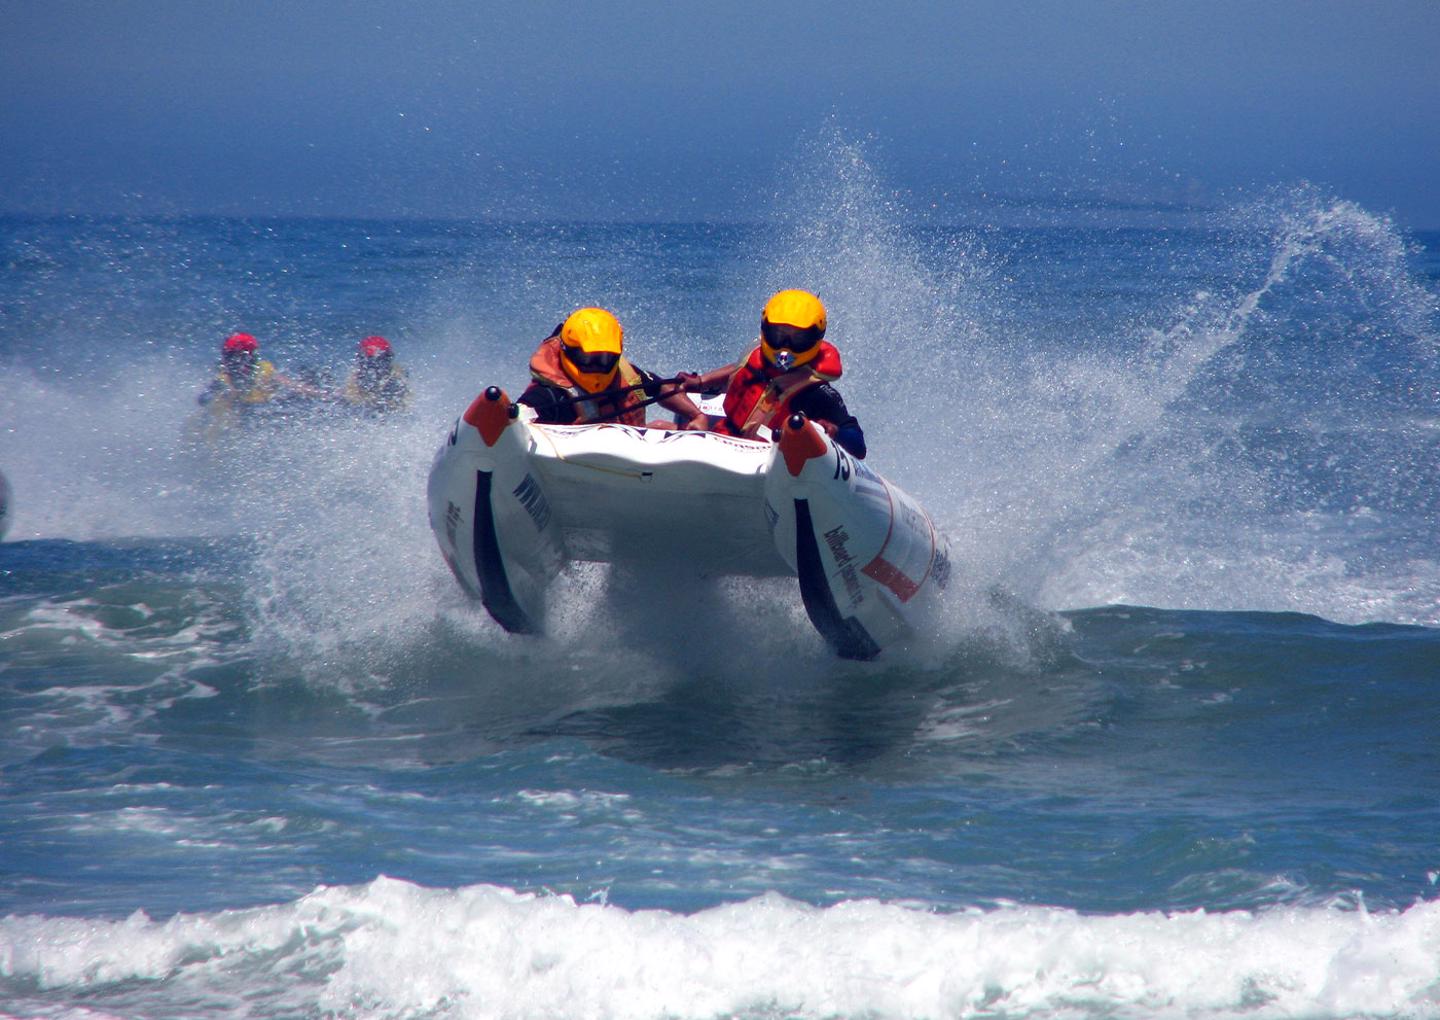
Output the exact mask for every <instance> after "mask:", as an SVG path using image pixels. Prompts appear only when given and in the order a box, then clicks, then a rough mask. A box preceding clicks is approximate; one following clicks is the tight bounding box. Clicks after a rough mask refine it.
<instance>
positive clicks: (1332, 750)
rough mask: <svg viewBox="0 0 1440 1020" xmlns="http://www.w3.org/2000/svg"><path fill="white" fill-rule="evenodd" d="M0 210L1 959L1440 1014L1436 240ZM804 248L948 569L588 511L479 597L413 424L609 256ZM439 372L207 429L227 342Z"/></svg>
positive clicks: (435, 437) (222, 1012)
mask: <svg viewBox="0 0 1440 1020" xmlns="http://www.w3.org/2000/svg"><path fill="white" fill-rule="evenodd" d="M831 188H832V191H833V196H832V197H833V205H834V209H833V215H831V216H830V218H828V219H825V220H822V221H821V223H822V225H821V226H816V225H815V222H814V221H812V220H809V219H806V218H803V217H801V216H799V215H796V216H794V217H791V216H789V215H787V214H786V211H785V210H784V209H783V208H781V209H780V210H779V211H778V212H777V214H776V216H775V218H774V221H773V222H768V223H766V224H763V225H749V226H746V225H738V226H737V225H729V226H710V225H655V224H604V225H568V224H526V225H504V224H455V223H412V222H387V223H359V222H331V221H313V220H312V221H265V222H241V221H231V220H169V221H155V220H151V221H120V220H108V221H81V220H23V219H7V220H3V221H0V254H3V266H4V271H3V275H0V330H3V332H0V384H3V397H0V400H3V403H0V423H3V426H4V427H3V429H0V470H3V471H4V472H5V475H6V476H7V477H8V479H9V481H10V483H11V484H12V486H13V489H14V517H13V522H12V527H11V531H10V534H9V537H8V540H7V541H6V542H5V543H4V544H3V545H0V1013H4V1014H7V1015H13V1016H21V1017H42V1016H43V1017H102V1016H104V1017H109V1016H118V1017H127V1018H129V1017H136V1018H140V1017H144V1018H160V1017H177V1018H178V1017H207V1018H208V1017H320V1016H356V1017H499V1016H505V1017H512V1016H513V1017H529V1016H584V1017H602V1016H605V1017H630V1016H634V1017H652V1016H677V1017H712V1016H747V1017H762V1016H763V1017H780V1016H785V1017H790V1016H795V1017H829V1016H854V1017H860V1016H915V1017H922V1016H923V1017H938V1016H956V1017H960V1016H985V1017H1012V1016H1013V1017H1019V1016H1026V1017H1034V1016H1056V1017H1061V1016H1063V1017H1117V1016H1119V1017H1131V1016H1134V1017H1150V1016H1186V1017H1211V1016H1240V1015H1244V1016H1247V1017H1252V1016H1253V1017H1280V1016H1285V1017H1290V1016H1307V1017H1321V1016H1324V1017H1331V1016H1336V1017H1358V1016H1385V1017H1401V1016H1403V1017H1412V1016H1434V1015H1437V1014H1440V962H1437V961H1440V907H1437V905H1436V900H1437V895H1436V891H1435V890H1436V884H1437V876H1440V851H1437V838H1436V835H1437V833H1440V751H1437V747H1440V741H1437V740H1436V737H1437V733H1440V726H1437V723H1440V713H1437V711H1436V709H1435V707H1434V699H1433V691H1432V688H1433V686H1434V684H1435V682H1436V681H1437V679H1440V566H1437V560H1436V554H1435V550H1436V549H1437V548H1440V542H1437V539H1440V524H1437V518H1440V515H1437V513H1436V506H1437V504H1436V502H1435V495H1434V493H1435V492H1436V482H1437V481H1440V478H1437V474H1440V458H1437V457H1436V456H1435V453H1436V447H1437V436H1440V432H1437V425H1440V413H1437V392H1440V370H1437V360H1436V353H1437V347H1440V342H1437V341H1440V328H1437V321H1436V281H1437V278H1440V238H1437V237H1435V236H1430V235H1425V236H1418V237H1406V236H1403V235H1402V234H1401V233H1400V232H1398V231H1397V230H1396V229H1395V228H1394V227H1393V225H1391V224H1389V223H1387V222H1386V221H1385V220H1383V219H1382V218H1379V217H1376V216H1374V215H1371V214H1369V213H1367V212H1366V211H1364V210H1362V209H1359V208H1358V207H1355V206H1353V205H1351V204H1349V203H1346V202H1343V201H1341V200H1338V199H1335V198H1333V197H1331V196H1327V195H1324V194H1321V193H1318V192H1316V191H1314V190H1313V189H1299V190H1296V191H1293V192H1288V193H1277V194H1272V195H1269V196H1267V197H1265V198H1264V199H1262V200H1260V201H1257V202H1256V203H1254V204H1252V205H1249V206H1246V207H1244V208H1235V209H1224V210H1212V211H1197V212H1194V213H1193V214H1191V215H1190V216H1188V217H1187V218H1186V221H1185V222H1183V223H1155V224H1153V225H1149V226H1139V227H1137V226H1134V225H1133V224H1132V225H1126V226H1125V227H1124V228H1120V227H1115V226H1112V225H1107V224H1106V223H1104V222H1099V221H1090V220H1085V221H1083V222H1079V223H1070V224H1069V225H1067V226H1064V227H1059V226H1053V225H1051V226H1012V227H1005V228H1000V227H988V228H982V227H941V226H938V225H927V224H923V223H921V224H915V223H911V222H909V221H908V220H905V219H904V218H902V217H899V216H897V215H896V214H895V213H894V212H893V210H892V209H891V208H890V207H889V205H888V204H887V203H886V202H884V201H881V200H879V199H878V198H876V197H875V196H874V193H873V192H872V191H871V190H868V188H867V185H866V182H864V181H863V180H862V181H859V182H855V181H846V180H841V181H838V182H834V183H833V184H832V185H831ZM782 284H786V285H788V284H796V285H808V286H812V287H813V288H814V289H816V290H817V291H819V292H820V293H821V294H822V296H823V297H825V299H826V300H827V304H828V305H829V308H830V312H831V322H832V330H831V333H832V336H833V338H834V339H835V341H836V342H837V344H839V345H840V347H841V349H842V351H843V352H844V354H845V357H846V366H847V368H846V376H845V378H844V380H842V383H841V386H840V388H841V390H842V392H843V393H844V394H845V396H846V398H847V400H848V401H849V402H850V404H851V407H852V408H853V409H854V410H855V411H856V412H857V413H858V414H859V416H860V418H861V421H862V423H863V424H864V426H865V429H866V434H867V438H868V439H869V440H870V443H871V459H872V462H873V463H874V464H875V466H876V467H877V468H878V469H879V470H882V471H883V472H884V473H886V474H887V475H888V476H890V477H892V478H894V479H895V480H896V481H897V482H898V483H899V484H901V485H903V486H904V487H905V488H906V489H907V490H909V491H911V492H912V493H914V494H915V495H916V496H917V497H918V498H919V499H920V500H921V501H922V502H923V503H924V504H925V505H926V506H927V508H928V509H929V510H930V512H931V514H932V515H933V516H934V517H935V518H936V520H937V522H938V523H939V524H940V525H941V526H942V527H944V528H945V529H946V531H947V532H948V533H949V534H950V536H951V543H952V545H951V548H952V560H953V562H954V564H955V569H956V575H955V576H956V578H957V583H956V584H955V585H954V586H953V588H954V590H953V591H952V592H951V593H950V601H949V602H948V603H947V606H946V613H945V617H944V625H943V626H942V627H941V628H940V630H939V631H938V632H936V633H931V634H927V635H924V637H923V638H917V640H916V641H915V642H914V643H913V644H912V645H911V646H909V647H906V648H902V649H896V650H894V653H893V654H892V653H891V652H890V651H888V650H887V652H886V654H885V655H884V656H883V657H882V658H881V659H880V660H879V661H877V662H875V663H871V664H856V663H847V662H841V661H838V660H835V659H833V658H832V657H830V656H829V655H828V654H827V652H826V651H825V648H824V646H823V644H822V642H821V641H820V639H819V638H818V636H816V635H815V634H814V633H813V631H811V630H810V629H809V628H808V626H807V625H806V624H805V621H804V616H803V613H802V612H801V611H800V610H799V609H798V606H797V604H796V603H797V599H796V597H795V591H794V590H793V582H790V581H766V582H751V581H741V580H735V579H729V580H726V579H718V580H717V579H697V578H692V577H689V576H687V575H685V573H684V572H683V570H680V569H677V571H676V573H675V575H674V576H671V577H666V578H652V579H648V580H646V581H645V582H644V583H643V584H642V585H640V586H638V587H637V586H636V585H635V584H634V583H633V582H632V581H631V580H629V579H625V578H618V577H612V576H610V575H609V574H607V572H606V571H605V570H604V569H603V568H600V567H595V566H577V567H575V568H572V569H571V570H570V571H569V572H568V573H567V574H566V576H565V578H564V579H563V584H562V585H561V586H560V590H559V591H558V592H557V596H556V597H557V602H558V604H557V607H556V609H557V612H556V614H555V616H556V619H557V621H558V624H557V627H556V632H555V633H554V634H553V635H552V636H550V637H548V638H543V639H531V638H517V637H513V636H509V635H506V634H505V633H503V632H502V631H500V630H499V628H498V627H497V626H496V625H495V624H494V623H493V622H492V621H490V619H489V618H488V617H487V616H485V615H484V613H483V611H482V610H480V609H479V608H478V607H476V606H474V605H472V604H470V603H468V602H467V601H466V600H465V598H464V597H463V595H462V594H461V593H460V592H459V590H458V589H457V588H456V586H455V584H454V582H453V580H452V579H451V578H450V575H449V573H448V571H447V570H446V568H445V566H444V564H443V562H442V561H441V560H440V558H439V556H438V553H437V552H436V549H435V547H434V543H433V539H432V538H431V536H430V534H429V528H428V524H427V522H426V520H425V507H424V477H425V474H426V471H427V470H428V466H429V461H430V456H431V454H432V453H433V450H434V448H435V446H436V445H437V444H438V443H439V442H440V440H441V439H442V437H443V436H444V434H445V432H446V431H447V430H448V428H449V425H450V423H451V422H452V421H453V419H454V417H455V415H456V414H457V413H458V412H459V411H460V410H462V409H463V408H464V406H465V405H466V404H467V403H468V401H469V400H470V399H471V397H473V395H474V394H475V393H476V392H478V390H479V389H481V388H483V387H484V386H485V385H488V384H490V383H492V382H495V383H499V384H500V385H503V386H505V387H507V388H509V389H511V390H512V391H513V390H515V389H518V387H519V386H521V385H523V382H524V379H525V371H524V361H525V358H526V356H527V355H528V353H529V351H530V349H531V347H532V346H533V343H534V341H535V340H536V339H538V338H539V337H540V336H543V335H544V334H545V333H546V332H548V330H549V329H550V327H551V326H553V324H554V323H555V322H556V321H558V320H559V319H560V318H561V317H562V316H563V315H564V314H565V312H567V311H568V310H569V309H570V308H571V307H573V306H578V305H581V304H588V303H603V304H607V305H609V306H611V307H613V308H615V309H616V310H617V312H618V313H619V314H620V317H621V319H622V321H624V322H625V323H626V327H627V350H629V351H630V352H631V353H632V355H633V357H634V360H636V361H637V362H638V363H640V364H641V365H644V366H646V367H653V368H655V369H656V370H662V371H669V370H674V369H680V368H706V367H713V365H715V364H719V363H721V361H723V360H725V359H726V358H728V357H729V356H730V355H731V354H732V353H733V352H734V351H735V350H736V349H738V348H739V347H740V346H741V345H743V343H744V342H745V341H746V340H747V339H748V337H749V336H750V333H751V331H752V329H753V327H754V321H753V320H754V318H755V315H756V314H757V312H756V310H757V309H758V307H759V304H760V303H761V302H762V301H763V299H764V297H765V296H766V295H767V294H768V293H769V291H770V290H773V289H774V288H775V287H776V286H779V285H782ZM238 329H244V330H246V331H248V332H251V333H254V334H256V335H257V336H259V337H260V339H261V343H262V347H263V349H264V351H265V352H266V354H267V356H270V357H272V358H273V359H274V360H275V361H276V362H277V363H278V364H280V365H281V366H282V367H283V368H289V369H292V370H294V369H299V368H302V367H303V368H306V369H308V370H311V371H314V372H318V373H321V374H324V373H329V374H331V375H332V376H338V375H339V373H341V372H343V370H344V368H345V366H346V362H347V358H348V357H349V352H350V351H351V350H353V346H354V344H355V342H356V341H358V340H359V339H360V338H361V337H363V336H367V335H370V334H372V333H381V334H384V335H386V336H389V337H390V338H391V340H392V341H393V342H394V344H395V347H396V350H397V353H398V355H399V358H400V360H401V361H402V362H403V363H405V364H406V365H407V367H408V368H409V369H410V372H411V377H412V381H413V383H414V385H415V390H416V396H417V400H416V407H415V409H414V410H413V412H412V413H411V414H410V415H408V416H405V417H402V418H399V419H395V420H391V421H381V422H376V421H349V420H326V419H323V418H318V419H317V418H315V417H304V418H297V419H296V420H294V421H292V422H289V423H284V422H282V423H277V424H275V425H274V426H273V427H271V428H269V429H266V430H263V431H262V432H260V433H258V434H255V435H252V436H248V437H246V439H245V442H243V443H241V444H239V445H238V446H234V447H224V448H221V449H210V448H208V447H204V446H202V447H200V448H199V449H196V448H193V447H191V446H188V445H187V444H186V442H185V440H186V437H187V435H188V433H187V419H188V418H189V416H190V415H191V414H192V412H193V408H194V396H195V394H196V393H197V392H198V391H199V390H200V389H201V388H202V387H203V385H204V383H205V381H206V378H207V376H208V373H209V371H210V370H211V366H212V362H213V358H214V355H215V351H216V348H217V346H218V344H219V341H220V340H221V339H222V338H223V337H224V336H225V335H227V334H228V333H230V332H233V331H235V330H238Z"/></svg>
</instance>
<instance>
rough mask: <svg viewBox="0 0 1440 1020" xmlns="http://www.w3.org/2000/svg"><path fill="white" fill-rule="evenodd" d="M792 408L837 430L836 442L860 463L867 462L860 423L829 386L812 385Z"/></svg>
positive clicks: (795, 400)
mask: <svg viewBox="0 0 1440 1020" xmlns="http://www.w3.org/2000/svg"><path fill="white" fill-rule="evenodd" d="M790 406H791V407H792V408H794V409H795V410H796V411H799V412H800V413H801V414H804V415H805V416H806V417H807V418H813V419H815V420H816V421H828V422H829V423H830V424H832V425H834V426H835V428H836V430H837V431H836V432H835V442H836V443H837V444H839V446H840V448H841V449H843V450H844V451H845V452H846V453H848V454H850V455H851V456H853V457H855V458H856V459H857V460H864V459H865V433H864V432H863V431H862V430H861V428H860V422H859V421H857V420H856V418H855V416H854V415H853V414H851V413H850V411H849V410H848V409H847V408H846V407H845V401H844V399H843V398H842V397H841V396H840V394H839V393H837V392H836V391H835V387H833V386H831V385H830V384H829V383H821V384H820V385H819V386H811V387H810V388H809V389H808V390H803V391H801V392H800V393H799V394H797V395H796V396H795V399H794V400H792V401H790Z"/></svg>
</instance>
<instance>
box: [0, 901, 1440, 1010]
mask: <svg viewBox="0 0 1440 1020" xmlns="http://www.w3.org/2000/svg"><path fill="white" fill-rule="evenodd" d="M601 899H602V900H603V897H602V898H601ZM0 979H3V982H4V985H3V986H0V991H3V990H5V989H8V990H9V992H8V993H7V994H13V993H14V992H16V991H18V990H20V989H27V988H28V989H32V990H33V991H34V992H35V993H40V992H43V993H44V996H45V1000H46V1001H47V1002H48V1003H50V1004H51V1005H52V1006H53V1004H54V1003H56V1002H57V1001H59V1000H62V999H72V998H73V999H74V1000H80V999H83V1000H84V1002H85V1003H87V1004H88V1005H90V1006H91V1007H92V1008H99V1009H104V1008H118V1009H120V1011H121V1012H123V1013H124V1014H125V1015H129V1016H147V1015H159V1014H165V1015H169V1014H170V1013H171V1011H172V1010H173V1008H174V1006H175V1004H177V1003H183V1002H197V1003H198V1002H201V1001H204V1002H207V1003H209V1004H210V1005H209V1006H207V1007H203V1008H201V1009H200V1010H199V1012H198V1013H197V1014H195V1015H201V1016H242V1015H267V1014H269V1013H271V1012H273V1011H275V1010H276V1009H278V1008H280V1007H281V1006H282V1004H283V1006H284V1008H286V1009H292V1010H296V1011H298V1012H304V1013H311V1014H313V1013H324V1014H326V1015H329V1014H331V1013H335V1014H339V1015H345V1016H355V1017H401V1016H406V1017H409V1016H433V1017H456V1018H460V1017H466V1018H469V1017H475V1018H482V1017H483V1018H506V1017H517V1018H518V1017H561V1016H563V1017H597V1018H598V1017H606V1018H628V1017H635V1018H641V1017H707V1018H708V1017H716V1016H757V1017H758V1016H765V1017H773V1016H794V1017H835V1016H845V1017H855V1016H868V1017H981V1016H984V1017H1006V1016H1036V1015H1045V1016H1062V1017H1090V1016H1105V1017H1142V1016H1143V1017H1192V1018H1193V1017H1242V1016H1243V1017H1250V1018H1257V1020H1264V1018H1269V1017H1294V1016H1306V1017H1317V1018H1318V1017H1351V1016H1362V1015H1363V1016H1367V1017H1388V1016H1405V1017H1420V1016H1440V903H1421V904H1416V905H1414V906H1412V907H1411V908H1409V909H1407V910H1404V911H1399V912H1387V913H1367V912H1365V911H1364V910H1353V909H1352V910H1341V909H1319V908H1316V909H1300V908H1276V909H1273V910H1268V911H1265V912H1262V913H1244V912H1235V913H1219V914H1209V913H1205V912H1203V911H1196V912H1192V913H1183V914H1161V913H1145V914H1131V915H1119V916H1100V917H1097V916H1085V915H1081V914H1077V913H1075V912H1073V911H1069V910H1061V909H1053V908H1043V907H1021V906H1008V907H1002V908H999V909H991V910H984V911H981V910H975V911H967V912H960V913H948V914H940V913H932V912H927V911H924V910H920V909H915V908H913V907H907V906H899V905H893V904H885V903H879V902H874V901H852V902H844V903H840V904H837V905H835V906H831V907H828V908H817V907H813V906H809V905H805V904H802V903H798V902H795V901H792V900H787V899H784V898H783V897H780V896H777V895H773V894H772V895H767V896H763V897H760V898H757V899H754V900H749V901H746V902H743V903H735V904H729V905H726V906H721V907H716V908H713V909H708V910H702V911H700V912H698V913H694V914H689V915H685V914H676V913H670V912H667V911H658V910H640V911H628V910H624V909H621V908H619V907H616V906H612V905H608V904H606V903H604V902H590V903H577V902H576V901H574V900H573V899H571V898H570V897H567V896H552V895H545V894H533V893H520V892H515V891H512V890H509V889H505V888H499V887H494V886H484V885H481V886H471V887H468V888H461V889H456V890H444V889H425V888H421V887H419V886H415V885H411V884H409V883H406V882H401V881H396V880H391V879H386V878H380V879H377V880H375V881H374V882H371V883H370V884H368V885H363V886H355V887H347V888H323V887H322V888H320V889H317V890H316V891H315V892H313V893H311V894H310V895H308V896H305V897H303V898H302V899H300V900H298V901H296V902H294V903H290V904H284V905H279V906H272V907H264V908H259V909H252V910H238V911H225V912H222V913H218V914H209V915H199V914H181V915H176V916H174V917H172V918H170V919H169V920H166V921H154V920H151V919H149V918H147V917H146V916H145V915H143V914H140V913H136V914H135V915H133V916H131V917H129V918H127V919H125V920H123V921H96V920H80V919H68V918H49V917H36V916H27V917H14V916H12V917H9V918H6V919H4V920H3V921H0ZM137 989H139V991H137ZM192 997H202V998H192ZM167 1003H168V1004H170V1008H169V1009H167V1008H166V1007H165V1004H167ZM75 1004H76V1005H78V1004H79V1003H78V1001H77V1002H76V1003H75ZM121 1007H124V1008H121Z"/></svg>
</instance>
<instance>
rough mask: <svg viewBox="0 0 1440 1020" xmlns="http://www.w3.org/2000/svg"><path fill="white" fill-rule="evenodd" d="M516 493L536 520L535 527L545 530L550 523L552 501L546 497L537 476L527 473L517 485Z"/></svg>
mask: <svg viewBox="0 0 1440 1020" xmlns="http://www.w3.org/2000/svg"><path fill="white" fill-rule="evenodd" d="M514 495H515V498H516V499H518V500H519V501H520V505H521V506H523V507H524V508H525V512H526V513H528V514H529V515H530V519H531V520H532V521H534V522H535V529H536V530H537V531H544V530H545V525H547V524H549V523H550V501H549V500H548V499H546V498H545V493H544V492H542V491H541V489H540V486H539V484H538V483H537V482H536V481H535V477H534V476H533V475H528V474H527V475H526V476H525V477H524V478H523V479H521V480H520V484H519V485H517V486H515V493H514Z"/></svg>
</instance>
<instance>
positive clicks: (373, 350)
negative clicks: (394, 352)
mask: <svg viewBox="0 0 1440 1020" xmlns="http://www.w3.org/2000/svg"><path fill="white" fill-rule="evenodd" d="M389 353H390V341H389V340H386V339H385V338H384V337H383V336H367V337H366V338H365V339H364V340H361V341H360V357H362V358H378V357H380V355H382V354H389Z"/></svg>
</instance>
